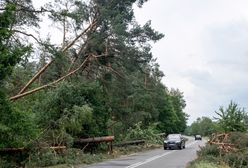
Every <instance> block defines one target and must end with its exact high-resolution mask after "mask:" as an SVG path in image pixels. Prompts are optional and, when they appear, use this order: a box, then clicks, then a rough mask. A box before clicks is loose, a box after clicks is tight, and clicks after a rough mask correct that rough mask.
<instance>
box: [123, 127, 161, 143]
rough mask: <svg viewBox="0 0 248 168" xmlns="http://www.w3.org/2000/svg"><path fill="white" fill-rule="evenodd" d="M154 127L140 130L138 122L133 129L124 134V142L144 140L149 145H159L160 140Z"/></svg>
mask: <svg viewBox="0 0 248 168" xmlns="http://www.w3.org/2000/svg"><path fill="white" fill-rule="evenodd" d="M155 128H156V127H155V126H152V125H151V126H149V127H148V128H146V129H144V128H142V123H141V122H138V123H137V124H135V126H134V128H129V129H128V131H127V132H128V133H127V134H126V137H125V140H127V141H128V140H146V141H147V142H150V143H155V144H161V140H162V138H161V137H160V136H158V135H157V133H158V132H157V130H156V129H155Z"/></svg>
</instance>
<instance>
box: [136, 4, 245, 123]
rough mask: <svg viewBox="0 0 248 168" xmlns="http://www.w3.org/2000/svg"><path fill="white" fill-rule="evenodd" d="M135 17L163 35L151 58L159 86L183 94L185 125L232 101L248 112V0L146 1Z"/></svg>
mask: <svg viewBox="0 0 248 168" xmlns="http://www.w3.org/2000/svg"><path fill="white" fill-rule="evenodd" d="M135 14H136V19H137V20H138V21H139V22H140V23H145V22H146V21H147V20H151V21H152V25H153V27H154V28H155V29H156V30H158V31H159V32H162V33H164V34H165V38H164V39H162V40H161V41H159V42H158V43H156V44H154V45H153V50H152V51H153V55H154V57H157V58H158V60H157V61H158V63H159V64H160V68H161V70H162V71H163V72H164V73H165V77H164V79H163V83H164V84H165V85H166V86H168V87H169V88H171V87H173V88H178V89H179V90H180V91H182V92H183V93H184V97H185V100H186V103H187V107H186V109H185V112H186V113H188V114H189V115H190V118H189V123H192V122H193V121H195V120H196V118H197V117H202V116H207V117H210V118H212V117H213V116H215V111H217V110H218V109H219V107H220V106H221V105H222V106H224V107H226V106H227V105H228V104H229V102H230V101H231V100H233V101H234V102H236V103H238V104H239V106H240V107H245V108H246V110H247V107H248V101H247V100H248V76H247V72H248V1H247V0H150V1H148V2H147V3H145V4H144V6H143V8H142V9H136V10H135Z"/></svg>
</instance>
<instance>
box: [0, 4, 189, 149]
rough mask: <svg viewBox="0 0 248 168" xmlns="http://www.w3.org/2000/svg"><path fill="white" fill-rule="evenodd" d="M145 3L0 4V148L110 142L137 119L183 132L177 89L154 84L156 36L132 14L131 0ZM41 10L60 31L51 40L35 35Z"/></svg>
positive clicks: (183, 118) (183, 116) (156, 77)
mask: <svg viewBox="0 0 248 168" xmlns="http://www.w3.org/2000/svg"><path fill="white" fill-rule="evenodd" d="M145 1H146V0H137V1H135V0H123V1H119V0H111V1H109V0H104V1H102V0H90V1H78V0H55V1H54V2H52V3H48V4H46V5H45V6H43V7H41V8H39V9H35V8H34V7H33V5H32V3H31V2H30V0H3V1H1V2H0V51H1V52H0V115H1V117H0V148H17V147H31V148H35V147H37V146H44V145H45V146H57V145H66V146H67V147H71V146H72V145H73V140H74V139H75V138H87V137H95V136H105V135H114V136H115V138H116V140H117V141H118V140H122V139H125V138H126V136H127V130H128V129H129V131H130V130H132V129H133V128H137V124H138V126H139V128H141V129H142V130H146V129H149V130H152V131H154V132H157V133H161V132H165V133H172V132H183V131H184V130H185V128H186V121H187V117H188V116H187V114H186V113H184V111H183V110H184V108H185V106H186V103H185V100H184V98H183V93H182V92H180V91H179V90H178V89H168V88H167V87H166V86H165V85H164V84H162V82H161V79H162V77H163V76H164V74H163V72H161V71H160V70H159V65H158V64H157V63H156V60H155V59H154V58H153V57H152V53H151V47H152V46H151V42H156V41H158V40H160V39H161V38H163V36H164V35H163V34H161V33H159V32H157V31H155V30H154V29H152V27H151V22H150V21H148V22H147V23H146V24H145V25H139V24H138V23H137V22H136V20H135V17H134V11H133V8H132V7H133V5H134V4H136V5H137V6H138V7H142V5H143V3H144V2H145ZM46 16H47V18H46V19H48V20H50V21H52V22H53V25H55V26H56V27H57V28H58V30H56V31H60V34H61V36H60V38H61V39H62V41H61V42H58V43H57V44H53V43H52V42H51V40H50V37H47V38H46V39H42V38H41V37H40V36H39V34H42V33H44V32H46V30H43V29H39V26H40V24H41V20H42V19H43V18H44V17H46ZM53 35H54V34H51V35H50V36H51V38H54V37H53ZM55 38H56V37H55ZM128 137H129V139H132V136H130V134H129V135H128Z"/></svg>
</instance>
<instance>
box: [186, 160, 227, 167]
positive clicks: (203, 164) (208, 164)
mask: <svg viewBox="0 0 248 168" xmlns="http://www.w3.org/2000/svg"><path fill="white" fill-rule="evenodd" d="M187 168H229V166H227V165H219V164H216V163H212V162H209V161H206V160H202V161H199V162H197V161H195V162H192V163H191V164H190V165H189V166H187Z"/></svg>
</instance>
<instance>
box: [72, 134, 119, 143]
mask: <svg viewBox="0 0 248 168" xmlns="http://www.w3.org/2000/svg"><path fill="white" fill-rule="evenodd" d="M114 139H115V137H114V136H105V137H93V138H87V139H77V140H75V141H74V143H77V144H80V143H91V142H93V143H94V142H99V143H100V142H112V141H114Z"/></svg>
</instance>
